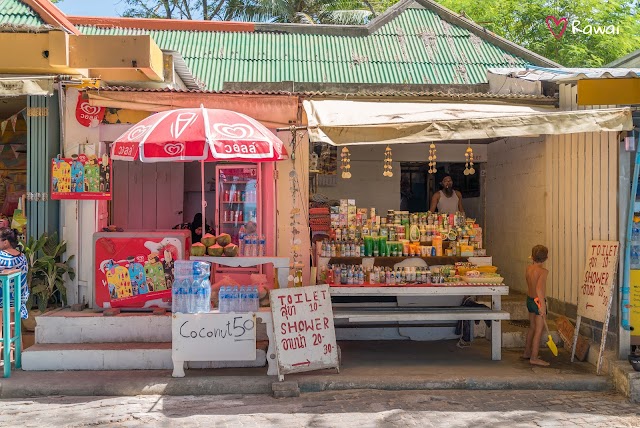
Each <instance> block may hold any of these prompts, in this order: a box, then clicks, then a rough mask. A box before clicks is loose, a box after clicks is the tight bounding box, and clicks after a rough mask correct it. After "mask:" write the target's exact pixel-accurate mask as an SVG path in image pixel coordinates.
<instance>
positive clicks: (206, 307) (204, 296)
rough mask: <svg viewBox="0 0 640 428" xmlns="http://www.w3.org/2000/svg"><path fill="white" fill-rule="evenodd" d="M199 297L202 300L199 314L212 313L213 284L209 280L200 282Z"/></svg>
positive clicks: (199, 305)
mask: <svg viewBox="0 0 640 428" xmlns="http://www.w3.org/2000/svg"><path fill="white" fill-rule="evenodd" d="M198 297H199V298H200V301H199V304H198V312H200V313H205V314H206V313H208V312H209V311H211V283H210V282H209V280H208V279H204V280H201V281H200V287H199V288H198Z"/></svg>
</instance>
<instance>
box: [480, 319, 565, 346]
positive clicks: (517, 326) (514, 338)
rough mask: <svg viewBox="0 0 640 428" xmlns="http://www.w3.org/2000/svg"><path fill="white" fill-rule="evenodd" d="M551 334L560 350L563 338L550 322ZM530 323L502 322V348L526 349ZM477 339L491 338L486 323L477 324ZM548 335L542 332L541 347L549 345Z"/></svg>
mask: <svg viewBox="0 0 640 428" xmlns="http://www.w3.org/2000/svg"><path fill="white" fill-rule="evenodd" d="M548 324H549V332H550V333H551V337H552V338H553V341H554V343H555V344H556V346H557V347H558V348H561V347H562V346H563V341H562V338H561V337H560V334H558V331H557V330H556V329H555V323H554V322H553V321H551V320H550V321H549V323H548ZM528 325H529V323H528V322H526V323H525V322H519V321H518V320H516V321H514V320H510V321H502V347H503V348H507V349H513V348H524V346H525V341H526V339H527V329H528V328H529V327H528ZM474 336H475V337H486V338H489V337H491V330H490V329H489V328H488V327H487V326H486V324H485V323H484V322H481V323H479V324H476V325H475V326H474ZM547 340H548V338H547V333H546V332H545V331H543V332H542V336H541V337H540V347H541V348H545V347H546V346H547V345H546V343H547Z"/></svg>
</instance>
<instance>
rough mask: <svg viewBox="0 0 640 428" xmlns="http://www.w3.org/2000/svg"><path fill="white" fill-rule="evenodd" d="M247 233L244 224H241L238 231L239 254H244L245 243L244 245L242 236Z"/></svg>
mask: <svg viewBox="0 0 640 428" xmlns="http://www.w3.org/2000/svg"><path fill="white" fill-rule="evenodd" d="M246 234H247V232H246V231H245V228H244V224H243V225H242V226H240V230H239V231H238V246H239V248H238V252H239V253H240V255H241V256H244V255H245V254H244V252H245V245H244V237H245V235H246Z"/></svg>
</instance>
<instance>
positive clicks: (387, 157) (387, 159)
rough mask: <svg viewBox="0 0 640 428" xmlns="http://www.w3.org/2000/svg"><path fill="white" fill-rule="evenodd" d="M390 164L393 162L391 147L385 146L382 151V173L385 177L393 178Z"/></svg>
mask: <svg viewBox="0 0 640 428" xmlns="http://www.w3.org/2000/svg"><path fill="white" fill-rule="evenodd" d="M391 162H393V158H392V152H391V147H389V146H387V148H386V149H385V150H384V172H383V173H382V175H383V176H385V177H393V171H392V169H393V166H391Z"/></svg>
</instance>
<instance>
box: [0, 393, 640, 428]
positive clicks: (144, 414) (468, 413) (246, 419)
mask: <svg viewBox="0 0 640 428" xmlns="http://www.w3.org/2000/svg"><path fill="white" fill-rule="evenodd" d="M0 426H2V427H38V428H41V427H50V426H55V427H85V426H109V427H148V426H162V427H165V426H181V427H183V426H194V427H212V426H215V427H230V428H231V427H234V428H235V427H282V428H285V427H305V426H312V427H358V428H364V427H432V426H433V427H436V426H437V427H440V426H442V427H469V426H472V427H474V428H480V427H529V426H532V427H553V426H557V427H563V428H565V427H574V426H580V427H587V426H588V427H607V428H611V427H638V426H640V406H639V405H634V404H630V403H629V402H627V401H626V399H625V398H623V397H621V396H619V395H616V394H614V393H594V392H560V391H371V390H360V391H337V392H336V391H331V392H322V393H312V394H303V395H302V396H301V397H298V398H284V399H275V398H272V397H270V396H265V395H244V396H241V395H238V396H230V395H225V396H204V397H203V396H187V397H172V396H157V395H156V396H153V395H152V396H137V397H48V398H38V399H27V400H2V401H0Z"/></svg>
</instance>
